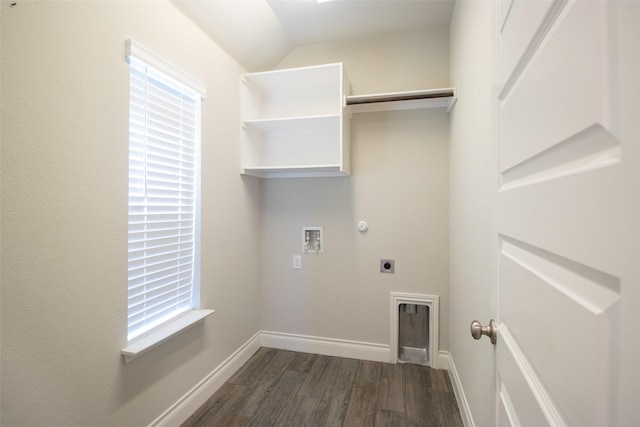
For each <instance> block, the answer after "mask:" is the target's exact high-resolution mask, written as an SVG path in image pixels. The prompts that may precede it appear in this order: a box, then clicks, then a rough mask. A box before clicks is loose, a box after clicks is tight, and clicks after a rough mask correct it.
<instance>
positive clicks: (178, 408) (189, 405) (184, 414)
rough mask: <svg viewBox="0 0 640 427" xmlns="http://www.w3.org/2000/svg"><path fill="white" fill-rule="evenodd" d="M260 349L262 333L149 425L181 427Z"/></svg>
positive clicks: (250, 340)
mask: <svg viewBox="0 0 640 427" xmlns="http://www.w3.org/2000/svg"><path fill="white" fill-rule="evenodd" d="M259 349H260V332H257V333H256V334H255V335H254V336H253V337H251V338H250V339H249V340H248V341H247V342H246V343H244V344H243V345H242V346H241V347H240V348H239V349H238V350H236V351H235V352H234V353H233V354H232V355H231V356H229V357H228V358H227V359H226V360H225V361H224V362H222V363H221V364H220V365H218V367H216V368H215V369H214V370H213V371H211V372H210V373H209V374H208V375H207V376H206V377H204V378H203V379H202V381H200V382H199V383H198V384H197V385H196V386H195V387H193V388H192V389H191V390H189V391H188V392H187V393H186V394H185V395H184V396H182V397H181V398H180V399H179V400H178V401H177V402H176V403H174V404H173V405H171V407H170V408H169V409H167V410H166V411H165V412H164V413H163V414H162V415H160V416H159V417H158V418H156V419H155V420H154V421H153V422H152V423H151V424H149V426H150V427H152V426H153V427H156V426H157V427H160V426H163V427H164V426H166V427H174V426H175V427H178V426H180V425H181V424H182V423H183V422H185V421H186V420H187V418H189V417H190V416H191V415H192V414H193V413H194V412H196V411H197V410H198V408H200V406H202V405H203V404H204V403H205V402H206V401H207V399H209V397H211V395H212V394H213V393H215V392H216V391H218V389H219V388H220V387H222V385H223V384H224V383H225V382H227V380H229V378H231V376H232V375H233V374H235V373H236V371H238V369H240V368H241V367H242V365H244V364H245V363H246V362H247V361H248V360H249V359H250V358H251V356H253V355H254V353H255V352H256V351H258V350H259Z"/></svg>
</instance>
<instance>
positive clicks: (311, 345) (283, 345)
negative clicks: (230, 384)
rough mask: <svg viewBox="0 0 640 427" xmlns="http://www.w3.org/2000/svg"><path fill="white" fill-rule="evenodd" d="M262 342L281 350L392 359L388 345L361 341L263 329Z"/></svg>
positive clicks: (354, 357) (365, 358) (378, 360)
mask: <svg viewBox="0 0 640 427" xmlns="http://www.w3.org/2000/svg"><path fill="white" fill-rule="evenodd" d="M260 344H261V345H262V347H270V348H277V349H280V350H290V351H301V352H305V353H315V354H323V355H326V356H338V357H348V358H351V359H361V360H371V361H374V362H386V363H388V362H389V361H390V360H391V350H390V347H389V346H388V345H385V344H374V343H367V342H361V341H350V340H340V339H335V338H324V337H313V336H308V335H297V334H285V333H281V332H271V331H262V333H261V335H260Z"/></svg>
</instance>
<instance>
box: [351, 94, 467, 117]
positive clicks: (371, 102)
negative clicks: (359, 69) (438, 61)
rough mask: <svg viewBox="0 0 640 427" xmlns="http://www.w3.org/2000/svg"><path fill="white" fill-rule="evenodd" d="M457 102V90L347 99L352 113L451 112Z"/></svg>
mask: <svg viewBox="0 0 640 427" xmlns="http://www.w3.org/2000/svg"><path fill="white" fill-rule="evenodd" d="M455 102H456V98H455V88H442V89H421V90H412V91H405V92H387V93H375V94H369V95H351V96H347V97H345V103H346V105H347V108H348V109H349V111H350V112H351V113H371V112H377V111H398V110H415V109H426V108H446V109H447V111H450V110H451V108H453V105H454V104H455Z"/></svg>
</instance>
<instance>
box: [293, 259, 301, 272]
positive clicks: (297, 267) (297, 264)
mask: <svg viewBox="0 0 640 427" xmlns="http://www.w3.org/2000/svg"><path fill="white" fill-rule="evenodd" d="M293 269H294V270H302V256H301V255H294V256H293Z"/></svg>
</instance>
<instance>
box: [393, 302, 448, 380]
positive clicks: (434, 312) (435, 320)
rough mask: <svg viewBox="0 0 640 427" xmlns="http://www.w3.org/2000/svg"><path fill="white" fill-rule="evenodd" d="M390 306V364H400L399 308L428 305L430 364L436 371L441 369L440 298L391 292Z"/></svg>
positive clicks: (428, 364)
mask: <svg viewBox="0 0 640 427" xmlns="http://www.w3.org/2000/svg"><path fill="white" fill-rule="evenodd" d="M390 297H391V298H390V306H389V316H390V320H391V323H390V325H391V327H390V332H391V337H390V340H389V342H390V343H391V351H390V352H389V359H388V360H387V361H388V362H390V363H398V351H397V349H398V314H397V313H398V309H399V308H398V307H399V306H400V304H418V305H426V306H428V307H429V345H428V347H429V363H427V366H430V367H432V368H434V369H438V368H439V344H438V343H439V338H438V331H439V330H440V324H439V319H440V313H439V307H438V306H439V301H440V298H439V297H438V296H437V295H423V294H408V293H404V292H391V293H390Z"/></svg>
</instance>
